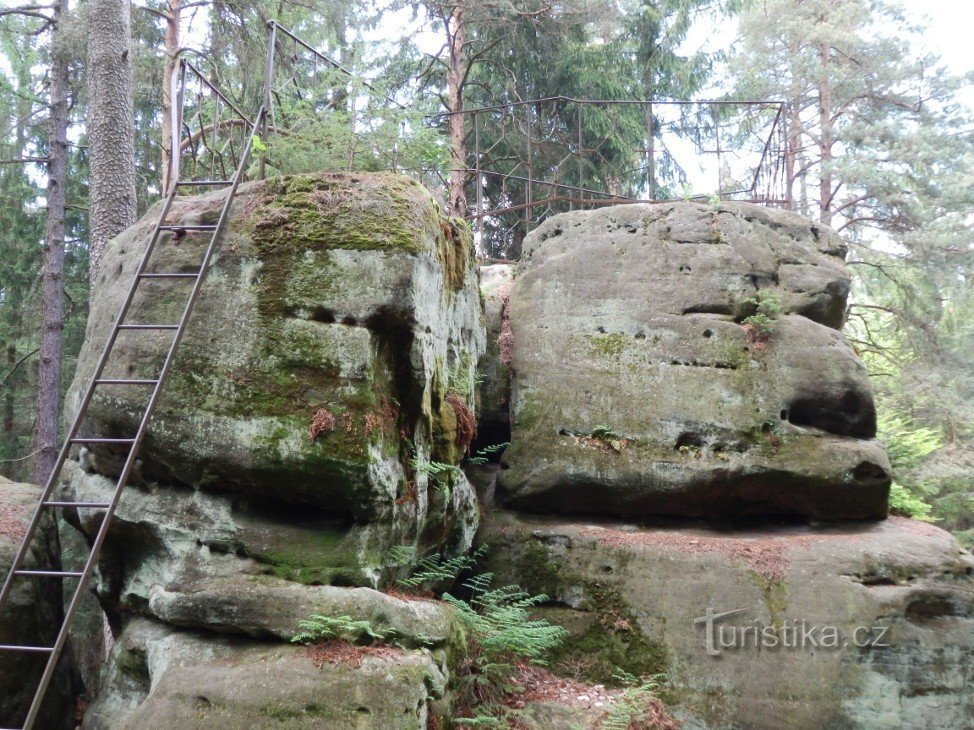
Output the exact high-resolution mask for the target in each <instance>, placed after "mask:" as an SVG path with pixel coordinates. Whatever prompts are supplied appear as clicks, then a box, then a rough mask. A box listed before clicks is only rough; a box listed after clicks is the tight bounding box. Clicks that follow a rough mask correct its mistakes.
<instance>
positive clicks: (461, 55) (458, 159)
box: [447, 5, 467, 215]
mask: <svg viewBox="0 0 974 730" xmlns="http://www.w3.org/2000/svg"><path fill="white" fill-rule="evenodd" d="M447 35H448V36H449V38H450V67H449V69H448V70H447V91H448V95H447V104H448V106H449V110H448V111H450V112H452V114H450V116H449V117H447V120H448V121H447V135H448V137H449V140H450V203H449V207H450V212H451V213H452V214H453V215H466V213H467V194H466V191H465V189H464V182H465V181H466V176H467V174H466V172H465V170H466V167H467V142H466V135H465V134H464V128H463V114H462V113H461V112H463V80H464V77H465V76H466V73H467V48H466V47H467V25H466V21H465V20H464V17H463V8H461V7H460V6H459V5H455V6H454V7H453V11H452V12H451V14H450V18H449V21H448V23H447Z"/></svg>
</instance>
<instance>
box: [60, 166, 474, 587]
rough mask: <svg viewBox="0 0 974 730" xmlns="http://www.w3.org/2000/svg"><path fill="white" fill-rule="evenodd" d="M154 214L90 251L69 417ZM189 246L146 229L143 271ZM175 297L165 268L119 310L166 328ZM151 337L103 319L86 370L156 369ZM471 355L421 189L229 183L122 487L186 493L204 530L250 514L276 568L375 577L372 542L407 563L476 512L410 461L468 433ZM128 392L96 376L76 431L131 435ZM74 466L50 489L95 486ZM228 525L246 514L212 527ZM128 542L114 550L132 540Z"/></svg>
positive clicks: (309, 577)
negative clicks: (297, 536) (107, 348)
mask: <svg viewBox="0 0 974 730" xmlns="http://www.w3.org/2000/svg"><path fill="white" fill-rule="evenodd" d="M225 194H226V191H215V192H213V193H210V194H207V195H202V196H198V197H192V198H177V199H176V202H175V203H174V204H173V206H172V209H171V210H170V212H169V214H168V216H167V221H166V222H167V223H179V224H205V223H211V222H213V221H214V220H215V218H216V216H217V214H218V212H219V209H220V206H221V205H222V203H223V200H224V196H225ZM159 213H160V208H159V206H156V207H153V208H152V209H151V210H150V211H149V212H148V213H147V214H146V216H145V217H144V218H143V219H142V221H140V222H139V223H138V224H136V225H135V226H134V227H133V228H131V229H129V230H128V231H126V232H125V233H123V234H122V235H121V236H119V237H118V238H117V239H115V240H114V241H113V242H112V243H111V244H110V245H109V247H108V249H107V250H106V252H105V257H104V260H103V263H102V266H101V274H100V277H99V280H98V282H97V285H96V287H95V288H94V297H93V300H92V303H91V314H90V317H89V320H88V330H87V336H86V339H85V344H84V347H83V348H82V351H81V354H80V356H79V361H78V362H79V364H78V371H77V375H76V378H75V381H74V385H73V386H72V388H71V390H70V392H69V395H68V397H67V404H68V407H67V410H68V412H69V413H68V416H69V417H70V416H71V415H72V411H73V410H74V409H75V408H76V407H77V405H78V400H79V397H80V394H81V393H82V392H83V388H84V386H85V385H86V384H87V383H88V381H89V380H90V378H91V376H92V373H93V370H94V367H95V365H96V362H97V355H98V353H99V352H100V350H101V348H102V346H103V345H104V343H105V340H106V338H107V337H108V335H109V332H110V328H111V326H112V324H113V322H114V321H115V319H116V318H117V316H118V312H119V310H120V308H121V305H122V302H123V300H124V297H125V295H126V292H127V290H128V288H129V285H130V283H131V281H132V278H133V276H134V272H135V269H136V266H137V265H138V262H139V260H140V257H141V256H142V253H143V251H144V249H145V246H146V244H147V240H148V238H149V236H150V235H151V231H152V228H153V225H154V223H155V221H156V219H157V217H158V215H159ZM207 240H208V234H202V235H201V234H188V235H183V236H178V235H176V234H168V233H166V234H163V239H162V240H161V241H160V243H159V245H158V247H157V250H156V253H155V254H154V255H153V258H152V260H151V263H150V265H149V269H148V271H149V272H150V273H158V272H186V271H192V270H194V269H195V268H196V267H197V265H198V261H199V260H200V257H201V256H202V252H203V248H204V247H205V245H206V243H207ZM188 291H189V286H188V284H187V283H185V281H184V282H180V280H164V279H150V280H146V281H144V282H143V283H142V284H141V285H140V288H139V291H138V293H137V294H136V296H135V299H134V300H133V303H132V307H131V309H130V312H129V316H128V318H127V321H128V322H132V323H172V322H175V321H177V320H178V318H179V315H180V312H181V311H182V308H183V306H184V304H185V301H186V296H187V293H188ZM170 340H171V335H169V334H162V335H160V334H158V333H151V334H146V333H144V332H138V331H135V332H132V331H123V332H122V333H121V334H120V335H119V337H118V340H117V344H116V347H115V350H114V351H113V355H112V358H111V359H110V362H109V366H108V368H107V370H106V372H105V374H104V376H105V377H108V378H140V377H142V378H151V377H155V376H156V375H157V374H158V368H159V364H160V362H161V360H162V358H163V356H164V354H165V352H166V349H167V348H168V346H169V342H170ZM483 348H484V333H483V323H482V305H481V301H480V295H479V292H478V276H477V271H476V267H475V265H474V260H473V256H472V244H471V239H470V236H469V233H468V232H467V230H466V229H465V227H464V226H463V224H462V223H460V222H458V221H456V220H454V219H451V218H449V217H447V216H445V215H443V214H442V212H441V211H440V209H439V207H438V205H437V204H436V203H435V202H434V200H433V198H432V197H431V196H430V194H429V193H428V192H427V191H426V190H425V189H423V188H422V187H421V186H420V185H418V184H417V183H415V182H413V181H411V180H409V179H408V178H404V177H401V176H396V175H391V174H355V175H353V174H348V175H344V174H318V175H302V176H287V177H281V178H274V179H270V180H267V181H261V182H254V183H249V184H246V185H243V186H241V188H240V191H239V193H238V197H237V198H236V200H235V201H234V203H233V205H232V207H231V210H230V216H229V220H228V224H227V226H226V231H225V233H224V235H223V236H222V238H221V241H220V243H219V246H218V249H217V253H216V256H215V258H214V261H213V265H212V268H211V270H210V272H209V274H208V276H207V278H206V280H205V281H204V283H203V286H202V290H201V293H200V296H199V299H198V301H197V303H196V308H195V310H194V313H193V315H192V317H191V318H190V320H189V325H188V328H187V330H186V334H185V337H184V338H183V340H182V343H181V345H180V348H179V351H178V354H177V356H176V358H175V360H174V362H173V366H172V370H171V373H170V377H169V380H168V382H167V384H166V387H165V388H164V390H163V394H162V396H161V398H160V400H159V403H158V406H157V409H156V413H155V416H154V418H153V420H152V422H151V425H150V427H149V429H148V432H147V434H146V438H145V442H144V444H143V446H142V449H141V452H140V457H139V465H138V468H137V470H136V474H135V475H134V476H133V479H132V481H133V482H135V483H140V484H142V485H143V486H144V487H145V489H146V490H148V493H151V494H154V495H157V502H158V505H159V509H160V513H161V514H168V515H174V514H176V513H175V512H173V510H174V509H177V508H178V507H179V505H180V504H182V503H185V502H186V501H187V499H190V498H189V496H188V495H191V494H192V493H193V492H198V493H201V494H203V495H204V496H203V497H199V498H191V499H190V501H193V500H195V501H193V504H194V505H195V509H196V510H197V511H196V513H195V514H198V515H199V516H200V520H202V521H204V522H205V521H206V520H209V523H208V524H210V526H211V527H210V528H206V529H204V530H203V532H204V533H205V534H206V535H207V538H206V539H207V540H208V541H210V543H212V541H215V540H216V537H215V535H217V534H222V535H223V536H224V537H225V536H226V535H228V534H233V533H234V531H243V532H247V531H248V529H249V534H250V536H251V537H250V538H248V539H247V540H245V541H244V543H245V547H243V548H242V550H243V552H244V553H246V554H247V555H253V554H254V553H260V555H258V556H257V559H264V560H265V562H266V563H268V564H274V565H277V566H278V568H279V573H281V574H284V577H288V578H291V579H294V580H305V581H306V582H321V583H329V582H338V583H343V584H346V585H349V584H351V585H374V584H376V583H377V581H378V579H379V578H378V576H379V573H380V572H381V569H380V568H381V565H380V563H381V561H382V557H381V555H378V554H377V553H381V552H383V551H384V550H385V549H386V548H388V547H389V546H391V545H397V546H408V547H410V548H412V549H413V550H414V553H415V555H417V556H420V557H421V556H422V555H423V554H425V553H428V552H430V551H434V550H443V551H446V552H450V551H462V550H464V549H466V548H467V547H468V546H469V544H470V541H471V539H472V535H473V531H474V529H475V527H476V522H477V519H478V511H477V506H476V503H475V499H474V497H473V492H472V489H471V487H470V485H469V483H468V482H467V481H466V479H465V478H464V477H463V475H462V473H460V472H459V471H458V470H457V471H447V472H440V473H439V474H438V475H437V474H434V471H435V470H433V469H430V468H428V465H429V464H431V463H438V464H442V463H445V464H450V465H452V464H456V463H457V462H458V461H459V458H460V457H461V456H462V452H463V450H464V448H465V447H466V445H467V444H468V443H469V439H470V435H469V433H468V431H469V429H470V428H471V427H472V414H471V409H472V408H473V406H474V398H475V392H474V383H475V380H476V378H475V372H476V366H477V359H478V357H479V355H480V353H481V352H482V350H483ZM145 401H146V398H145V389H144V388H143V389H142V390H140V389H139V388H138V387H133V386H127V385H111V386H100V387H99V388H98V389H97V391H96V393H95V396H94V398H93V400H92V402H91V407H90V409H89V415H88V418H87V419H86V422H85V424H84V426H83V428H82V434H83V435H85V436H104V437H124V436H127V435H131V434H132V433H134V432H135V430H136V428H137V424H138V422H139V419H141V417H142V410H143V407H144V404H145ZM121 456H122V454H121V453H120V452H119V451H117V450H115V448H114V447H111V446H108V447H105V446H94V447H92V448H91V449H85V450H83V451H82V453H81V464H82V466H83V468H84V471H86V472H88V473H89V476H92V477H94V476H96V475H99V474H100V475H104V476H106V477H109V478H112V477H114V476H115V475H116V474H117V473H118V470H119V467H120V463H121V458H120V457H121ZM437 476H438V478H434V477H437ZM79 479H80V477H79V478H77V479H73V480H72V486H71V489H72V490H75V491H77V493H78V494H80V493H81V492H84V491H86V492H92V491H95V492H98V493H100V494H101V493H104V492H105V491H106V490H107V489H108V488H109V484H108V482H99V480H98V479H92V480H91V484H89V486H88V487H85V488H84V489H82V488H81V486H80V481H79ZM223 495H229V496H230V497H232V498H233V499H232V500H228V499H226V498H224V496H223ZM126 499H128V497H126ZM124 502H125V500H123V504H124ZM231 502H232V505H233V506H232V510H233V511H235V515H234V517H233V519H232V520H231V521H230V522H227V520H228V519H229V518H228V517H227V515H228V514H229V512H228V510H230V509H231V507H228V505H230V504H231ZM177 503H178V504H177ZM225 513H226V514H225ZM265 515H266V516H268V517H267V519H266V520H265V521H264V522H265V523H266V524H263V523H261V520H262V519H263V517H264V516H265ZM184 518H187V514H185V513H179V516H178V518H176V517H173V518H172V519H171V520H169V522H170V523H171V524H174V525H178V523H179V521H180V520H183V522H186V521H187V520H186V519H184ZM248 519H249V520H250V523H251V527H250V528H247V527H244V526H242V523H241V524H237V523H233V524H231V523H232V522H233V520H238V521H241V520H242V521H243V523H246V522H247V520H248ZM166 521H167V519H166V518H163V519H162V521H161V523H160V525H157V527H159V529H162V525H164V524H165V523H166ZM255 521H256V523H255ZM143 524H144V521H143ZM294 524H297V525H299V527H295V528H294V529H295V531H297V532H300V533H301V534H303V535H305V536H306V537H307V539H308V540H309V541H312V542H314V541H317V544H318V545H319V546H320V547H324V548H327V549H323V550H321V551H319V552H321V553H322V554H319V555H316V556H312V555H311V553H312V552H314V551H313V550H311V549H310V547H309V548H307V549H305V548H304V547H302V546H301V545H297V546H295V545H293V544H292V543H293V541H292V540H290V538H289V537H288V530H287V529H282V528H283V526H285V525H286V526H287V527H288V528H290V527H291V526H292V525H294ZM275 525H276V526H277V527H275ZM265 527H266V528H267V529H266V530H265V529H264V528H265ZM211 528H212V529H211ZM147 529H149V528H147ZM153 529H154V528H153ZM123 530H124V528H121V527H120V528H118V530H117V532H118V534H119V535H121V534H122V531H123ZM228 530H229V532H228ZM149 531H150V532H151V529H149ZM221 531H222V532H221ZM89 532H90V531H89ZM143 532H145V531H144V530H142V529H141V528H138V529H135V530H134V534H136V535H140V534H142V533H143ZM258 534H259V537H254V536H255V535H258ZM142 536H143V537H144V538H145V540H142V541H141V542H140V541H137V544H133V543H132V542H131V541H125V546H124V548H123V547H121V544H120V545H119V549H120V550H121V551H122V552H124V551H127V550H129V551H134V554H139V551H148V552H151V551H152V549H153V543H152V542H151V540H150V539H149V536H148V535H147V534H145V535H142ZM255 540H256V543H261V541H262V542H263V544H260V545H258V546H257V547H255ZM275 541H276V542H275ZM231 542H232V541H231ZM210 543H208V544H210ZM309 544H310V543H309ZM163 545H164V547H163V549H166V548H165V542H164V543H163ZM106 549H107V554H109V555H110V554H111V553H112V551H113V549H114V548H113V538H110V539H109V541H108V543H107V546H106ZM214 549H215V548H214ZM339 553H342V554H341V555H338V554H339ZM302 561H304V562H302ZM307 561H317V563H316V564H315V565H311V564H308V562H307ZM329 561H331V562H329Z"/></svg>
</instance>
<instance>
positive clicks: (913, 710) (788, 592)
mask: <svg viewBox="0 0 974 730" xmlns="http://www.w3.org/2000/svg"><path fill="white" fill-rule="evenodd" d="M483 540H484V541H485V542H486V543H488V544H489V545H490V546H491V548H492V550H491V559H490V564H489V569H490V570H493V571H496V572H497V574H498V580H499V581H500V582H501V583H504V582H517V583H519V584H520V585H522V586H523V587H524V588H525V589H526V590H528V591H530V592H531V593H545V594H547V595H548V596H549V597H550V598H551V602H550V603H549V604H548V605H547V606H546V607H545V608H542V609H541V610H540V612H541V613H542V614H543V615H544V616H545V617H546V618H549V619H551V620H553V621H555V622H558V623H561V624H562V625H564V626H565V627H566V628H568V629H569V630H570V631H571V632H572V638H571V639H569V640H568V642H567V643H566V645H565V646H564V648H563V649H562V650H561V653H560V655H559V656H557V657H555V659H554V661H553V663H552V668H553V669H555V670H556V671H558V672H561V673H569V674H571V675H574V676H584V677H587V678H589V679H592V680H595V681H607V680H609V679H610V677H611V675H612V672H613V671H614V669H615V667H621V668H623V669H625V670H627V671H629V672H631V673H633V674H636V675H647V674H654V673H657V672H665V673H666V674H667V677H668V686H667V691H666V694H665V696H664V699H666V700H667V705H668V707H669V709H670V711H671V712H673V713H674V714H676V715H677V716H678V717H680V718H681V719H682V720H683V721H684V727H691V728H755V729H761V728H767V729H768V730H770V729H772V728H775V729H777V728H782V727H789V728H822V727H828V728H862V729H863V730H866V729H869V730H873V729H874V728H916V727H923V728H943V729H944V730H947V729H948V728H959V727H972V726H974V692H971V687H972V686H974V558H972V557H971V555H970V554H969V553H966V552H964V551H962V550H961V549H960V548H959V546H958V544H957V542H956V541H955V540H954V539H953V538H952V537H951V536H950V534H949V533H947V532H944V531H943V530H940V529H939V528H936V527H933V526H931V525H928V524H924V523H919V522H914V521H911V520H906V519H903V518H895V517H894V518H890V519H889V520H887V521H884V522H876V523H870V524H862V523H860V524H857V525H852V526H849V525H846V526H837V525H836V526H830V527H808V526H795V525H792V526H777V527H768V528H756V527H755V528H751V529H743V530H714V529H708V528H706V527H704V526H692V525H691V526H684V527H675V526H673V527H665V528H664V527H658V528H650V527H641V526H636V525H630V524H619V523H614V524H608V523H597V524H595V523H584V522H566V521H558V520H556V519H554V518H543V517H530V516H524V515H520V516H516V515H513V514H511V513H503V512H495V513H493V514H492V515H491V517H490V519H489V522H488V525H487V527H486V529H485V530H484V535H483ZM485 567H488V566H485ZM708 611H709V612H711V613H712V614H714V615H715V616H716V618H715V619H714V620H713V622H712V624H711V627H710V628H708V626H707V621H706V616H707V614H708ZM724 612H737V613H733V614H731V615H726V616H724V617H719V614H722V613H724ZM802 622H804V623H802ZM766 627H768V628H766ZM830 627H831V628H830ZM860 627H861V628H860ZM857 631H858V633H857ZM721 632H723V633H721ZM708 636H709V638H710V646H709V648H710V651H708ZM775 637H776V639H775ZM775 640H776V641H777V643H776V644H774V645H772V644H773V642H774V641H775ZM722 642H723V643H722ZM857 642H858V643H860V644H863V645H862V646H858V645H857ZM715 652H716V653H715Z"/></svg>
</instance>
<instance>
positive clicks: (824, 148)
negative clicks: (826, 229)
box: [818, 43, 832, 226]
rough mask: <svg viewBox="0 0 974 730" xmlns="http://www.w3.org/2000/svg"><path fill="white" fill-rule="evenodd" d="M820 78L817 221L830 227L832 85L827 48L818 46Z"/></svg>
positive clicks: (822, 45) (826, 46) (824, 45)
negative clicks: (819, 165)
mask: <svg viewBox="0 0 974 730" xmlns="http://www.w3.org/2000/svg"><path fill="white" fill-rule="evenodd" d="M818 57H819V63H820V64H821V67H822V68H821V74H822V75H821V77H820V79H819V85H818V124H819V131H820V135H821V141H820V143H819V146H820V155H819V158H820V160H821V162H820V164H821V167H820V169H819V183H818V195H819V220H820V221H821V222H822V223H824V224H825V225H827V226H830V225H832V170H831V165H832V84H831V82H830V80H829V46H828V44H827V43H823V44H821V45H820V46H819V53H818Z"/></svg>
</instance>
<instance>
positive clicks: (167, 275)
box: [139, 271, 199, 279]
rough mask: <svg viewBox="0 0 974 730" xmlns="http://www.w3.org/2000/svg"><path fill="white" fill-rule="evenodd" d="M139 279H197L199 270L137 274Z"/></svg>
mask: <svg viewBox="0 0 974 730" xmlns="http://www.w3.org/2000/svg"><path fill="white" fill-rule="evenodd" d="M139 278H140V279H197V278H199V272H197V273H195V274H181V273H178V272H176V271H172V272H168V271H167V272H164V273H161V274H139Z"/></svg>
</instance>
